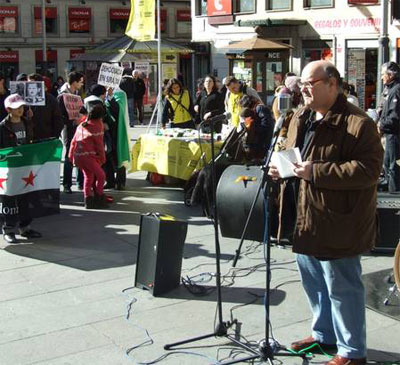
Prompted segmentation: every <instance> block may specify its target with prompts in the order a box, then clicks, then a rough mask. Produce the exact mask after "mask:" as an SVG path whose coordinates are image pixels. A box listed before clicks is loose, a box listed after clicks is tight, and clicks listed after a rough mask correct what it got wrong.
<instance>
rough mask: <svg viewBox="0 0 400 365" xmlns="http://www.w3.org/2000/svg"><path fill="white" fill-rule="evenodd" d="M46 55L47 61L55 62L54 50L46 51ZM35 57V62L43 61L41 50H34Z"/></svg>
mask: <svg viewBox="0 0 400 365" xmlns="http://www.w3.org/2000/svg"><path fill="white" fill-rule="evenodd" d="M46 56H47V61H49V62H57V51H56V50H51V51H47V52H46ZM35 58H36V62H43V51H42V50H36V51H35Z"/></svg>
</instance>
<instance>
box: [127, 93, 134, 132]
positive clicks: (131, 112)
mask: <svg viewBox="0 0 400 365" xmlns="http://www.w3.org/2000/svg"><path fill="white" fill-rule="evenodd" d="M128 114H129V125H130V126H131V127H133V126H134V125H135V99H133V98H131V99H128Z"/></svg>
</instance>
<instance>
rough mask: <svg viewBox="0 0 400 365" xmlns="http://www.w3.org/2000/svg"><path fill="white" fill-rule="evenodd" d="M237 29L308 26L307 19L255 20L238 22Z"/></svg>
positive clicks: (236, 23) (236, 22)
mask: <svg viewBox="0 0 400 365" xmlns="http://www.w3.org/2000/svg"><path fill="white" fill-rule="evenodd" d="M234 24H235V25H236V26H237V27H256V26H260V27H262V26H264V27H286V26H298V25H306V24H307V20H305V19H271V18H267V19H254V20H242V19H241V20H236V21H235V23H234Z"/></svg>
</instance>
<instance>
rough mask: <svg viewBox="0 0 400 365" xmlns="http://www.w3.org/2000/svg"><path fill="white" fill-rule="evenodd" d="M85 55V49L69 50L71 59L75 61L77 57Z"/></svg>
mask: <svg viewBox="0 0 400 365" xmlns="http://www.w3.org/2000/svg"><path fill="white" fill-rule="evenodd" d="M83 53H85V50H84V49H70V50H69V58H70V59H71V60H73V59H74V58H76V56H78V55H80V54H83Z"/></svg>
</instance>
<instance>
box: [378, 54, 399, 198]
mask: <svg viewBox="0 0 400 365" xmlns="http://www.w3.org/2000/svg"><path fill="white" fill-rule="evenodd" d="M381 75H382V81H383V84H384V85H385V90H386V98H385V102H384V104H383V108H382V113H381V117H380V120H379V130H380V132H381V133H382V134H383V135H384V136H385V157H384V162H383V165H384V170H385V179H386V181H387V183H388V189H389V192H390V193H395V192H400V166H399V165H398V164H399V162H400V143H399V139H400V67H399V65H398V64H397V63H395V62H387V63H385V64H383V65H382V71H381Z"/></svg>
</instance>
